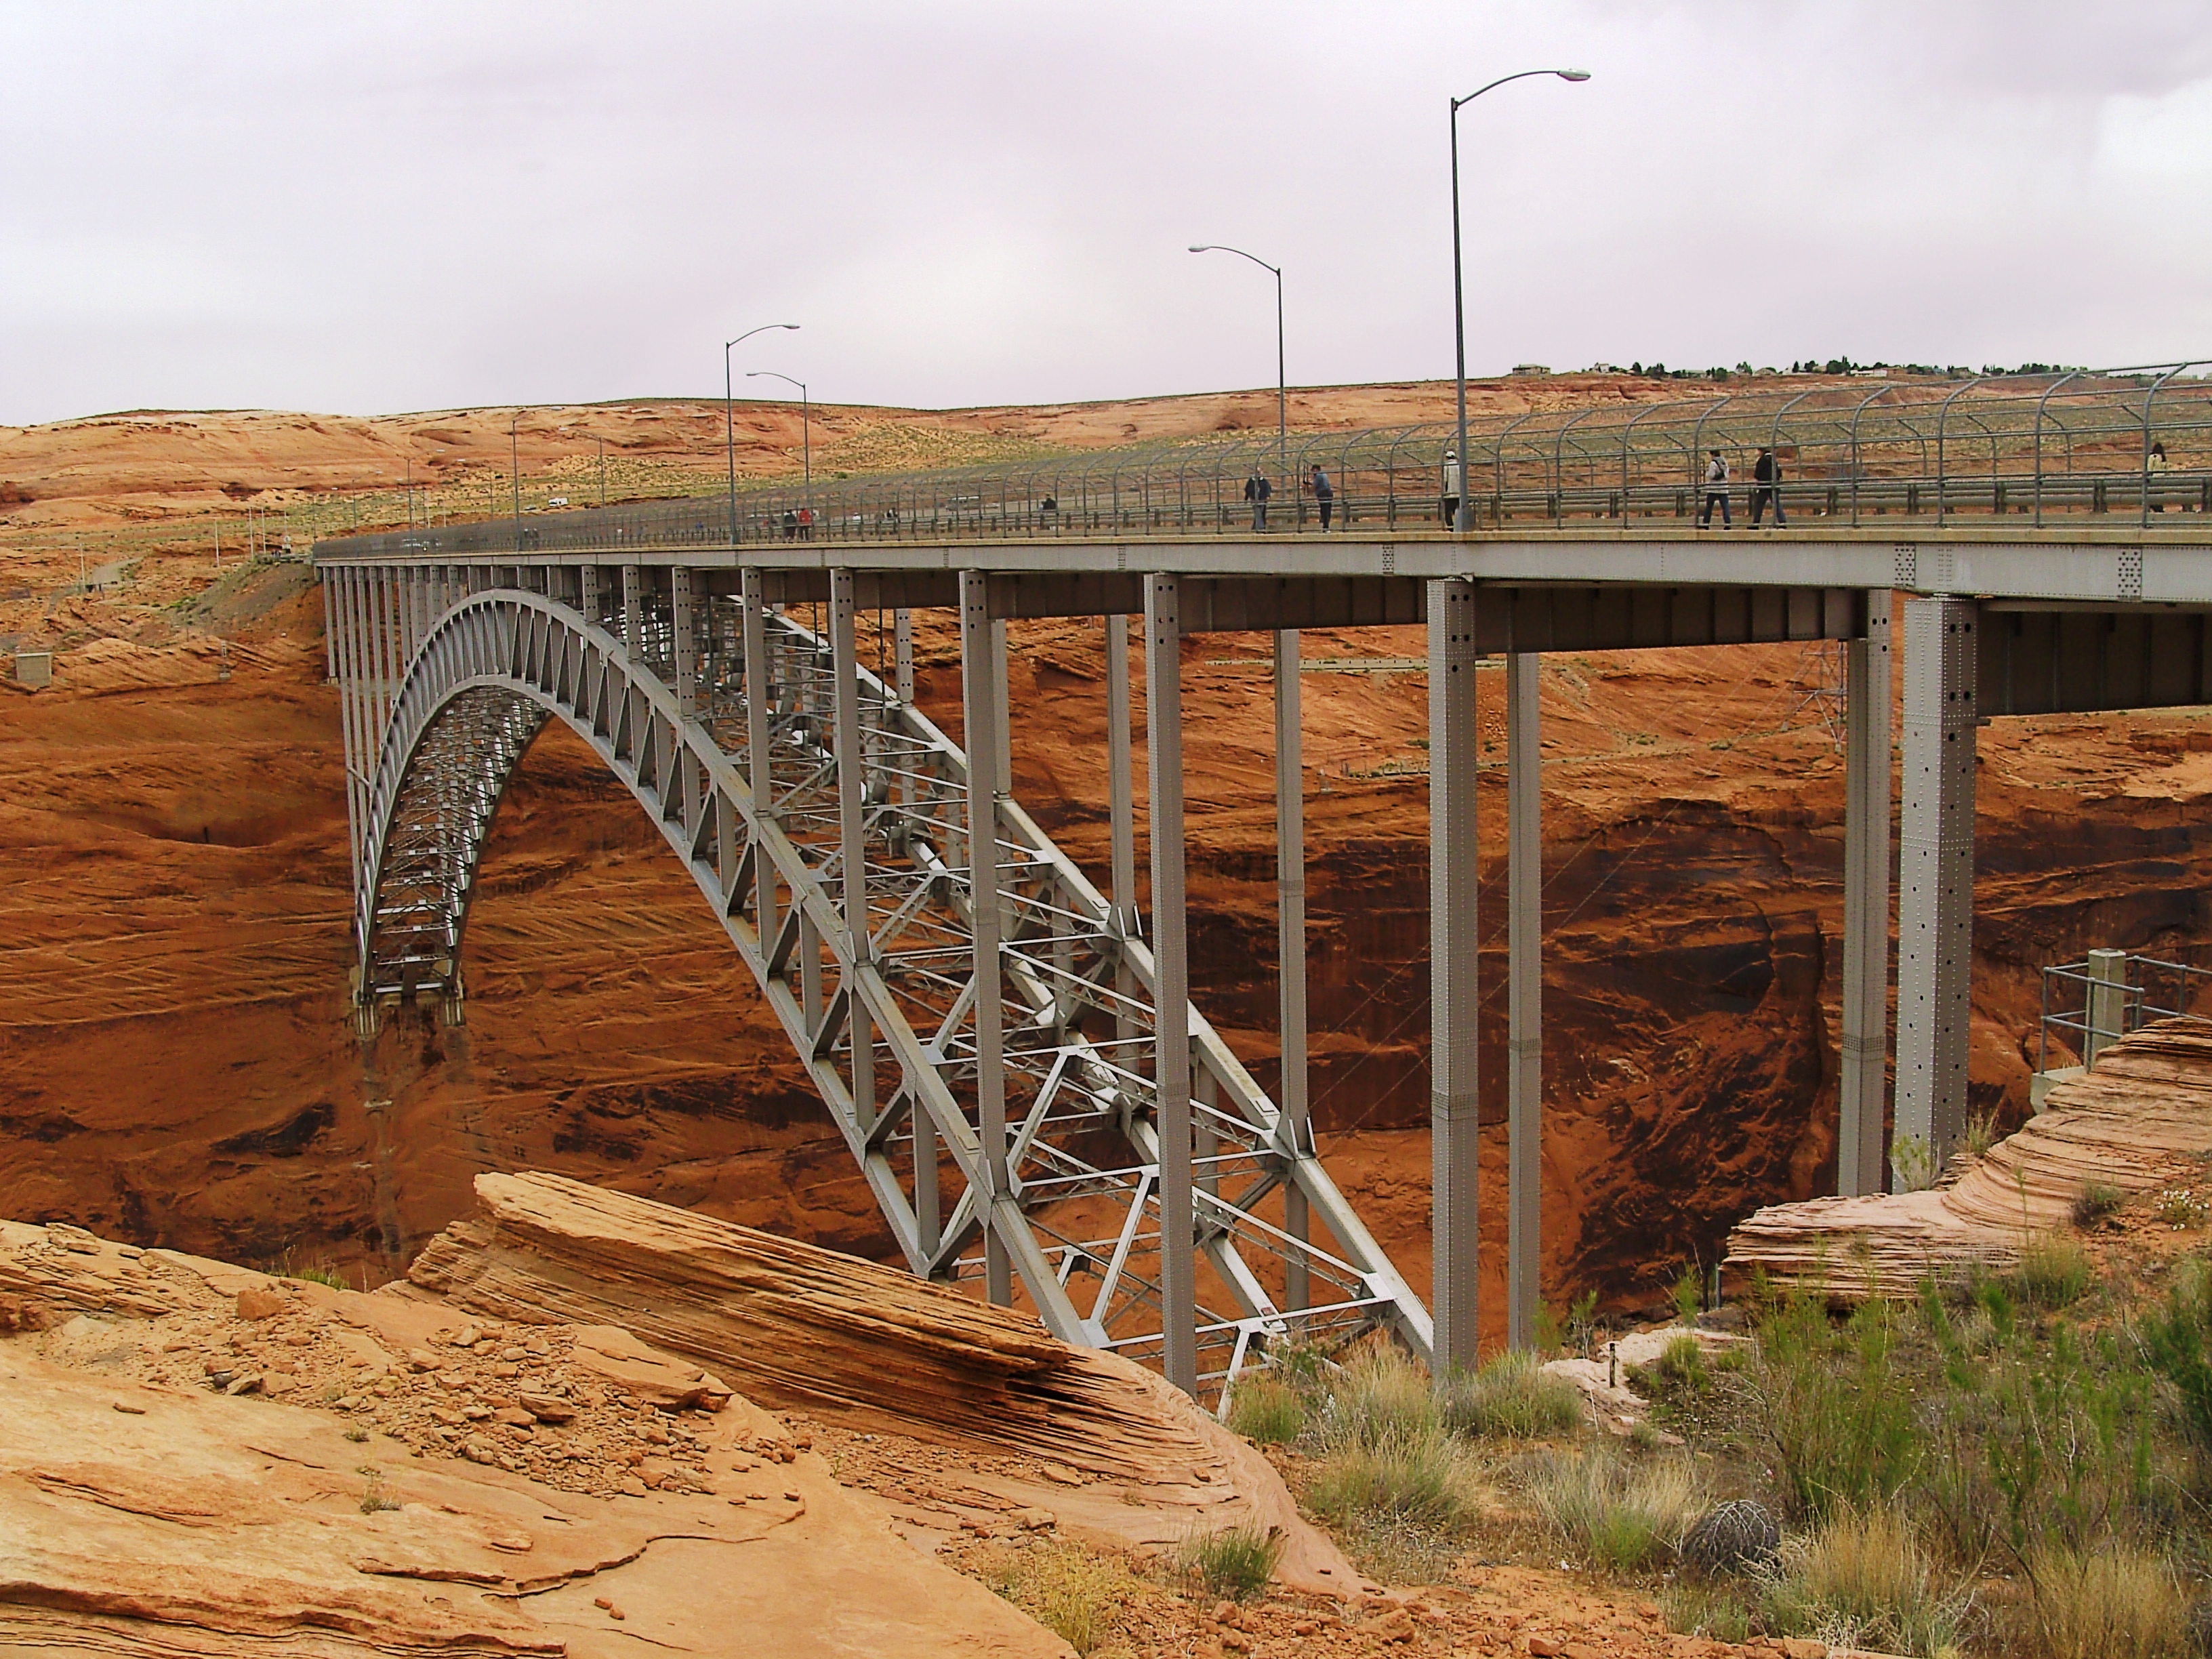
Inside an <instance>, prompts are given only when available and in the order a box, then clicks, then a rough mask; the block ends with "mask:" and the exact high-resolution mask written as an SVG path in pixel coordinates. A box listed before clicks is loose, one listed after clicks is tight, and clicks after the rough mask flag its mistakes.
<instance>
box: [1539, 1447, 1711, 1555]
mask: <svg viewBox="0 0 2212 1659" xmlns="http://www.w3.org/2000/svg"><path fill="white" fill-rule="evenodd" d="M1526 1479H1527V1481H1528V1496H1529V1498H1530V1501H1531V1502H1533V1503H1534V1505H1535V1508H1536V1512H1537V1513H1538V1514H1539V1515H1540V1516H1542V1517H1543V1519H1544V1520H1545V1521H1546V1522H1547V1523H1548V1524H1549V1525H1550V1526H1551V1527H1552V1528H1553V1530H1554V1531H1556V1532H1558V1533H1559V1534H1560V1535H1561V1536H1562V1537H1564V1538H1565V1539H1566V1540H1567V1541H1569V1542H1570V1543H1571V1544H1572V1545H1573V1546H1575V1547H1577V1548H1578V1549H1580V1550H1581V1551H1582V1552H1583V1553H1584V1554H1585V1555H1587V1556H1588V1557H1589V1559H1590V1560H1591V1561H1592V1562H1594V1563H1595V1564H1596V1565H1599V1566H1601V1567H1603V1568H1605V1569H1606V1570H1607V1571H1611V1572H1624V1573H1625V1572H1641V1571H1645V1570H1647V1569H1649V1568H1652V1567H1656V1566H1659V1565H1662V1564H1664V1563H1665V1562H1667V1561H1669V1560H1671V1559H1673V1558H1674V1552H1675V1550H1676V1548H1677V1547H1679V1546H1680V1543H1681V1541H1682V1534H1684V1533H1686V1532H1687V1531H1688V1530H1689V1529H1690V1527H1691V1525H1692V1523H1693V1522H1695V1521H1696V1520H1697V1518H1698V1516H1699V1515H1701V1514H1702V1513H1704V1510H1705V1495H1704V1492H1703V1491H1702V1489H1701V1487H1700V1485H1699V1480H1698V1476H1697V1472H1696V1470H1695V1469H1694V1468H1692V1466H1691V1464H1690V1462H1688V1460H1686V1459H1685V1458H1680V1457H1666V1458H1650V1459H1641V1460H1638V1461H1637V1462H1628V1461H1626V1460H1625V1459H1622V1458H1620V1457H1618V1456H1616V1455H1613V1454H1612V1453H1610V1452H1607V1451H1597V1450H1587V1451H1575V1452H1565V1453H1559V1454H1555V1455H1552V1456H1549V1457H1547V1458H1544V1459H1542V1460H1541V1461H1540V1462H1537V1463H1535V1464H1534V1465H1533V1466H1532V1467H1531V1468H1530V1469H1529V1471H1528V1474H1527V1476H1526Z"/></svg>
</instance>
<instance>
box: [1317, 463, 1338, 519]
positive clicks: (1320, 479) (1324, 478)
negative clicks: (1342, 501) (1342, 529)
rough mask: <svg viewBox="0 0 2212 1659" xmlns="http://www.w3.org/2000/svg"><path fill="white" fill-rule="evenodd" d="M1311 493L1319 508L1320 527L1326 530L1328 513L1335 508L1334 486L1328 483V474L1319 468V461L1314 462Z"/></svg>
mask: <svg viewBox="0 0 2212 1659" xmlns="http://www.w3.org/2000/svg"><path fill="white" fill-rule="evenodd" d="M1313 493H1314V503H1315V505H1316V506H1317V507H1320V508H1321V527H1322V529H1323V530H1327V529H1328V517H1329V514H1330V513H1333V512H1334V511H1335V510H1336V487H1335V486H1334V484H1332V483H1329V481H1328V473H1326V472H1324V471H1322V470H1321V463H1320V462H1319V461H1316V462H1315V463H1314V470H1313Z"/></svg>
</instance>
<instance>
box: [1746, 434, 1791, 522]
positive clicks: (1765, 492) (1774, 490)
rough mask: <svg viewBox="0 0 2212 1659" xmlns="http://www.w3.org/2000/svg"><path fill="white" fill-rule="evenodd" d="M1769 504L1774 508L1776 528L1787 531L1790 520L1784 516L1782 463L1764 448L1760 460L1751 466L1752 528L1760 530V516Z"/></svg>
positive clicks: (1769, 450) (1770, 451) (1760, 452)
mask: <svg viewBox="0 0 2212 1659" xmlns="http://www.w3.org/2000/svg"><path fill="white" fill-rule="evenodd" d="M1769 503H1771V504H1772V506H1773V507H1774V527H1775V528H1776V529H1777V530H1787V529H1788V528H1789V527H1790V520H1787V519H1785V518H1784V517H1783V516H1782V463H1781V462H1779V461H1778V460H1776V459H1774V452H1773V451H1772V450H1771V449H1765V448H1762V449H1761V450H1760V451H1759V459H1757V460H1755V461H1753V463H1752V464H1751V527H1752V528H1753V530H1756V529H1758V528H1759V514H1760V513H1764V512H1765V510H1766V508H1767V506H1768V504H1769Z"/></svg>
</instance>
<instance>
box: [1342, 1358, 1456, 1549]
mask: <svg viewBox="0 0 2212 1659" xmlns="http://www.w3.org/2000/svg"><path fill="white" fill-rule="evenodd" d="M1315 1433H1316V1437H1317V1438H1318V1439H1319V1440H1320V1442H1321V1444H1322V1456H1321V1458H1320V1460H1319V1462H1317V1463H1316V1466H1315V1468H1314V1472H1313V1477H1312V1480H1311V1481H1310V1484H1309V1485H1308V1486H1307V1488H1306V1493H1305V1497H1306V1502H1307V1503H1308V1504H1310V1506H1311V1507H1312V1508H1313V1509H1314V1510H1315V1511H1316V1513H1317V1514H1319V1515H1320V1516H1322V1518H1323V1519H1325V1520H1327V1521H1328V1522H1331V1523H1332V1524H1334V1525H1335V1526H1337V1527H1340V1528H1345V1529H1346V1530H1348V1531H1352V1532H1357V1533H1359V1534H1363V1535H1364V1536H1366V1537H1367V1539H1368V1547H1369V1548H1370V1553H1373V1552H1374V1551H1376V1550H1377V1549H1380V1550H1381V1551H1383V1553H1389V1551H1390V1550H1392V1549H1394V1548H1395V1547H1396V1545H1397V1544H1398V1543H1402V1542H1403V1540H1402V1539H1396V1540H1395V1541H1394V1538H1393V1536H1392V1534H1399V1533H1403V1532H1406V1531H1407V1530H1408V1529H1412V1530H1413V1531H1419V1532H1425V1533H1429V1534H1434V1533H1437V1532H1440V1531H1443V1530H1449V1528H1453V1527H1455V1526H1456V1525H1458V1524H1459V1522H1461V1521H1462V1519H1463V1518H1464V1517H1465V1516H1466V1514H1467V1512H1468V1507H1469V1503H1470V1492H1471V1485H1470V1481H1469V1478H1468V1473H1467V1471H1466V1469H1465V1468H1464V1467H1463V1465H1462V1462H1461V1459H1460V1454H1459V1449H1458V1448H1457V1446H1456V1445H1455V1443H1454V1442H1453V1440H1452V1437H1451V1435H1450V1433H1449V1431H1448V1430H1446V1428H1445V1427H1444V1420H1443V1413H1442V1411H1441V1409H1440V1408H1439V1407H1438V1405H1437V1398H1436V1395H1435V1393H1434V1391H1433V1390H1432V1389H1431V1388H1430V1385H1429V1374H1428V1372H1427V1371H1425V1370H1423V1369H1422V1368H1421V1367H1420V1366H1419V1365H1418V1364H1414V1363H1413V1360H1411V1359H1409V1358H1407V1357H1406V1355H1405V1354H1404V1353H1402V1352H1401V1351H1399V1350H1398V1349H1396V1348H1394V1347H1389V1346H1383V1345H1377V1346H1373V1347H1370V1348H1369V1349H1367V1350H1366V1351H1365V1352H1363V1353H1361V1354H1359V1355H1358V1356H1357V1357H1356V1358H1353V1359H1352V1362H1351V1363H1350V1364H1347V1365H1346V1366H1344V1367H1343V1368H1342V1369H1341V1370H1339V1371H1337V1372H1336V1373H1335V1374H1334V1376H1331V1377H1330V1378H1329V1379H1328V1393H1327V1395H1326V1397H1325V1398H1324V1399H1323V1401H1322V1410H1321V1413H1320V1417H1319V1420H1318V1422H1317V1423H1316V1425H1315Z"/></svg>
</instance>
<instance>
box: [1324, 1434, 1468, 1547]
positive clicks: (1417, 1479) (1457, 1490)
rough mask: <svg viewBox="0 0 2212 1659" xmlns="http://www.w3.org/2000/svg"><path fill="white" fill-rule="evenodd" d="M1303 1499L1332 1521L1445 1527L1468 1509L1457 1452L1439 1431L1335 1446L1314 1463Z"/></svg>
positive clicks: (1344, 1523)
mask: <svg viewBox="0 0 2212 1659" xmlns="http://www.w3.org/2000/svg"><path fill="white" fill-rule="evenodd" d="M1306 1502H1307V1503H1308V1504H1310V1505H1311V1506H1312V1508H1313V1510H1314V1511H1315V1513H1316V1514H1317V1515H1319V1516H1322V1519H1324V1520H1326V1521H1328V1522H1333V1523H1334V1524H1335V1525H1338V1526H1352V1525H1354V1524H1356V1523H1358V1522H1389V1523H1391V1524H1404V1525H1412V1526H1419V1527H1430V1528H1437V1527H1449V1526H1453V1525H1455V1524H1456V1523H1457V1522H1459V1521H1460V1520H1461V1519H1462V1517H1463V1516H1465V1515H1466V1513H1467V1510H1468V1498H1467V1487H1466V1481H1465V1477H1464V1475H1463V1474H1462V1469H1461V1468H1460V1463H1459V1457H1458V1454H1457V1452H1456V1451H1455V1449H1453V1446H1452V1443H1451V1441H1450V1438H1449V1437H1448V1436H1446V1435H1445V1434H1443V1432H1442V1431H1435V1432H1431V1433H1430V1434H1427V1435H1424V1436H1420V1437H1415V1438H1413V1439H1408V1440H1406V1441H1402V1442H1400V1443H1397V1444H1395V1445H1389V1446H1364V1445H1358V1444H1349V1445H1345V1446H1340V1447H1339V1448H1337V1449H1335V1450H1334V1451H1331V1452H1329V1453H1328V1454H1327V1455H1324V1456H1323V1457H1322V1459H1321V1461H1320V1462H1319V1463H1318V1464H1317V1465H1316V1467H1315V1469H1314V1473H1313V1480H1312V1482H1311V1484H1310V1486H1308V1487H1307V1488H1306Z"/></svg>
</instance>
